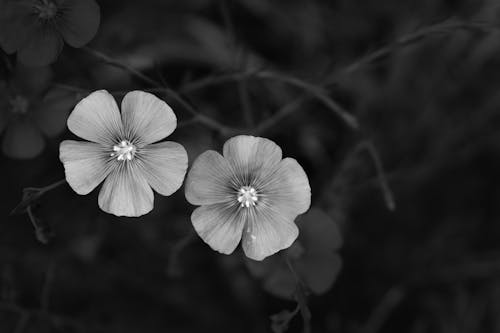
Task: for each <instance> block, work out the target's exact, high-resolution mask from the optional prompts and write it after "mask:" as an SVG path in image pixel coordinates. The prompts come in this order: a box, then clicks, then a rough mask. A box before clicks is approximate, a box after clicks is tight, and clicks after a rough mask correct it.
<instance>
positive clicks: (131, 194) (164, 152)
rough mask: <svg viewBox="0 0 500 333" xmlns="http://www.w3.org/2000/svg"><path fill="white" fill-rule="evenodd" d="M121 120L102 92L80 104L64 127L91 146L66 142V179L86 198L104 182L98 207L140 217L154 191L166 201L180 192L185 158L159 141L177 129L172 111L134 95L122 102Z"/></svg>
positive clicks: (150, 203)
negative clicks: (163, 196) (165, 197)
mask: <svg viewBox="0 0 500 333" xmlns="http://www.w3.org/2000/svg"><path fill="white" fill-rule="evenodd" d="M121 109H122V111H121V116H120V111H119V109H118V105H117V104H116V101H115V99H114V98H113V96H111V95H110V94H109V93H108V92H107V91H105V90H99V91H96V92H93V93H92V94H90V95H89V96H88V97H86V98H84V99H83V100H81V101H80V102H79V103H78V104H77V105H76V107H75V108H74V110H73V112H72V113H71V114H70V116H69V118H68V128H69V129H70V130H71V131H72V132H73V133H74V134H76V135H77V136H79V137H81V138H83V139H86V140H88V141H91V142H82V141H72V140H66V141H63V142H62V143H61V146H60V159H61V161H62V162H63V163H64V169H65V173H66V180H67V181H68V183H69V185H70V186H71V187H72V188H73V190H74V191H75V192H76V193H78V194H82V195H83V194H88V193H89V192H91V191H92V190H93V189H94V188H96V187H97V186H98V185H99V184H100V183H101V182H102V181H103V180H105V181H104V184H103V186H102V188H101V191H100V192H99V199H98V201H99V207H100V208H101V209H102V210H104V211H105V212H108V213H111V214H114V215H117V216H141V215H144V214H146V213H148V212H150V211H151V210H152V209H153V199H154V195H153V191H152V189H151V188H153V189H154V190H155V191H156V192H158V193H160V194H162V195H165V196H168V195H171V194H172V193H174V192H175V191H177V190H178V189H179V187H180V186H181V185H182V182H183V180H184V176H185V174H186V169H187V153H186V150H185V149H184V147H183V146H181V145H180V144H178V143H176V142H171V141H165V142H160V143H155V142H158V141H160V140H162V139H164V138H165V137H167V136H168V135H170V134H171V133H172V132H173V131H174V130H175V128H176V126H177V118H176V117H175V114H174V112H173V111H172V109H171V108H170V107H169V106H168V105H167V103H165V102H164V101H162V100H161V99H159V98H158V97H156V96H154V95H152V94H149V93H146V92H142V91H132V92H129V93H128V94H127V95H125V97H124V98H123V101H122V104H121Z"/></svg>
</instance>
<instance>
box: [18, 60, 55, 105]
mask: <svg viewBox="0 0 500 333" xmlns="http://www.w3.org/2000/svg"><path fill="white" fill-rule="evenodd" d="M52 77H53V72H52V69H51V68H50V66H41V67H27V66H22V65H20V64H19V65H17V66H16V69H15V70H14V73H13V76H12V79H11V81H10V82H9V86H10V87H11V89H12V90H14V92H15V93H18V94H21V95H22V96H24V97H27V98H29V99H38V98H40V97H41V95H42V94H43V93H45V92H46V90H47V88H48V86H49V84H50V81H51V80H52Z"/></svg>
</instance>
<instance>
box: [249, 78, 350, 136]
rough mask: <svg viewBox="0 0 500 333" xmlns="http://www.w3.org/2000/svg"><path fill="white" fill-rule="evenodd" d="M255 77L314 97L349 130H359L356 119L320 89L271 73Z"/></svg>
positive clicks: (298, 80)
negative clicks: (301, 90) (275, 82)
mask: <svg viewBox="0 0 500 333" xmlns="http://www.w3.org/2000/svg"><path fill="white" fill-rule="evenodd" d="M256 76H257V77H261V78H269V79H273V80H276V81H281V82H284V83H287V84H289V85H292V86H295V87H297V88H301V89H303V90H305V91H307V92H308V93H310V94H311V95H313V96H314V97H316V98H317V99H318V100H319V101H320V102H322V103H323V104H324V105H325V106H326V107H327V108H328V109H330V110H331V111H332V112H333V113H334V114H336V115H337V116H339V117H340V118H341V119H342V120H343V121H344V122H345V123H346V125H347V126H348V127H349V128H351V129H352V130H358V129H359V123H358V121H357V119H356V118H355V117H354V116H353V115H351V114H349V113H348V112H347V111H346V110H345V109H344V108H343V107H342V106H341V105H340V104H338V103H337V102H336V101H334V100H333V99H332V98H330V97H328V96H327V95H326V93H325V92H324V91H323V90H322V89H321V88H319V87H317V86H315V85H313V84H310V83H307V82H305V81H302V80H300V79H298V78H295V77H292V76H287V75H283V74H278V73H273V72H260V73H257V74H256Z"/></svg>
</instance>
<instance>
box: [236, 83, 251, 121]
mask: <svg viewBox="0 0 500 333" xmlns="http://www.w3.org/2000/svg"><path fill="white" fill-rule="evenodd" d="M237 84H238V94H239V97H240V102H241V106H242V108H243V116H244V117H245V123H246V124H247V127H249V128H252V127H253V125H254V119H253V113H252V107H251V105H250V96H249V91H248V83H247V81H246V80H241V81H238V83H237Z"/></svg>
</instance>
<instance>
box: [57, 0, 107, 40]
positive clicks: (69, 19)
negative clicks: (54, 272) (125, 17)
mask: <svg viewBox="0 0 500 333" xmlns="http://www.w3.org/2000/svg"><path fill="white" fill-rule="evenodd" d="M58 10H59V11H60V12H61V15H59V17H58V20H57V26H58V27H59V31H60V32H61V34H62V35H63V37H64V40H65V41H66V43H68V44H69V45H71V46H73V47H77V48H78V47H82V46H84V45H85V44H87V43H88V42H90V41H91V40H92V38H94V36H95V34H96V33H97V29H98V28H99V22H100V20H101V11H100V8H99V5H98V4H97V3H96V2H95V1H94V0H65V1H64V2H63V3H62V4H61V8H59V9H58Z"/></svg>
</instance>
